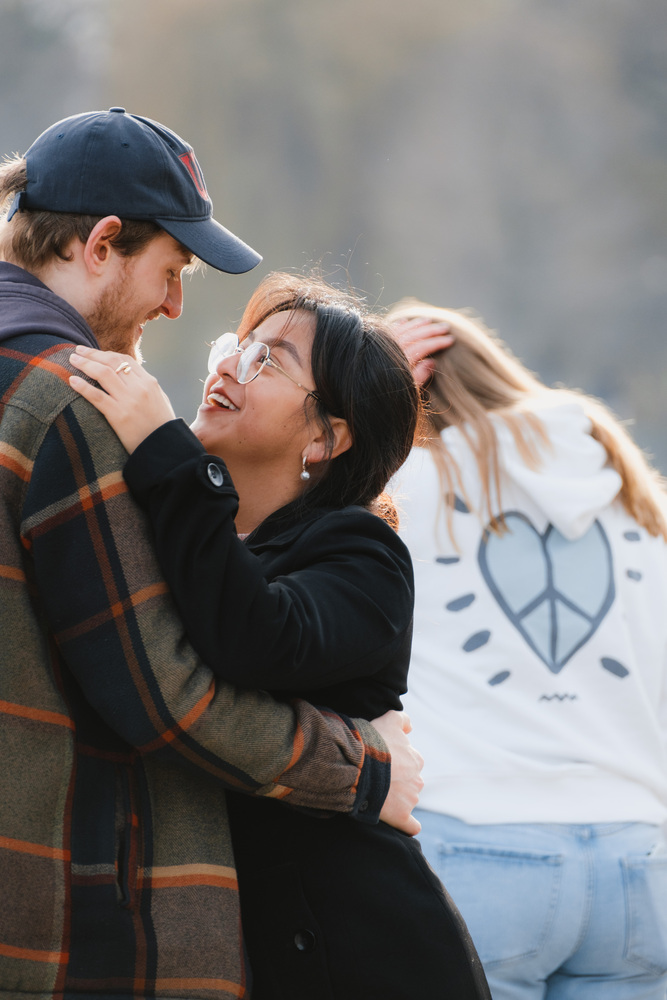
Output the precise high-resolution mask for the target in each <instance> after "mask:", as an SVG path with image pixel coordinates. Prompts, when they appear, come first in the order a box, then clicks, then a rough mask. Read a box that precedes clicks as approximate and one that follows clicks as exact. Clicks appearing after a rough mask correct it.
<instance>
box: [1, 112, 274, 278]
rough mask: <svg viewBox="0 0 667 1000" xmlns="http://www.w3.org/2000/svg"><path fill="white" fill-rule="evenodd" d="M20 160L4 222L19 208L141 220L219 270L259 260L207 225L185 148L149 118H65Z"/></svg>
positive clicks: (209, 219) (200, 187)
mask: <svg viewBox="0 0 667 1000" xmlns="http://www.w3.org/2000/svg"><path fill="white" fill-rule="evenodd" d="M25 160H26V163H27V172H28V183H27V185H26V189H25V191H21V192H20V193H19V194H18V195H17V196H16V198H15V199H14V203H13V205H12V207H11V209H10V211H9V214H8V216H7V218H8V219H11V217H12V216H13V215H14V212H16V211H19V210H20V209H22V208H25V209H30V210H31V211H43V212H73V213H75V214H77V215H99V216H105V215H118V216H119V217H120V218H121V219H147V220H151V221H153V222H156V223H157V225H158V226H160V227H161V228H162V229H164V230H165V232H167V233H169V235H170V236H173V238H174V239H175V240H178V242H179V243H182V244H183V246H184V247H186V248H187V249H188V250H189V251H190V253H193V254H194V255H195V256H196V257H199V258H200V259H201V260H203V261H205V262H206V263H207V264H210V265H211V266H212V267H216V268H217V269H218V270H219V271H227V272H229V273H230V274H242V273H243V272H244V271H250V270H251V268H253V267H255V266H256V265H257V264H259V262H260V261H261V259H262V258H261V256H260V255H259V254H258V253H256V252H255V251H254V250H253V249H252V248H251V247H249V246H247V245H246V244H245V243H244V242H243V241H242V240H240V239H239V238H238V236H234V234H233V233H230V232H229V230H228V229H225V228H224V226H221V225H220V223H219V222H216V221H215V219H214V218H213V214H212V213H213V205H212V204H211V199H210V198H209V196H208V192H207V191H206V183H205V181H204V175H203V173H202V171H201V167H200V166H199V164H198V162H197V160H196V157H195V154H194V152H193V150H192V147H191V146H190V145H189V144H188V143H187V142H185V140H183V139H181V137H180V136H178V135H176V133H175V132H172V131H171V130H170V129H168V128H165V126H164V125H160V124H159V122H154V121H152V120H151V119H150V118H141V117H140V116H139V115H131V114H128V113H127V112H126V111H125V109H124V108H110V109H109V110H108V111H91V112H87V113H85V114H81V115H73V116H72V117H71V118H64V119H63V120H62V121H60V122H56V124H55V125H52V126H51V127H50V128H47V129H46V131H44V132H42V134H41V135H40V136H39V137H38V138H37V139H35V141H34V142H33V144H32V146H30V148H29V149H28V151H27V152H26V154H25Z"/></svg>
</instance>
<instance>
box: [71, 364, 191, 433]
mask: <svg viewBox="0 0 667 1000" xmlns="http://www.w3.org/2000/svg"><path fill="white" fill-rule="evenodd" d="M70 363H71V364H72V366H73V367H74V368H78V369H79V371H81V372H83V373H84V374H85V375H87V376H88V377H89V378H91V379H93V380H94V381H95V382H97V383H98V384H99V385H100V386H101V387H102V388H101V389H100V388H98V387H97V386H95V385H91V384H90V383H89V382H87V381H85V379H82V378H79V377H78V376H77V375H72V376H71V377H70V380H69V383H70V385H71V387H72V388H73V389H75V390H76V391H77V392H78V393H79V394H80V395H81V396H83V397H84V398H85V399H87V400H88V401H89V402H90V403H92V404H93V406H96V407H97V409H98V410H99V411H100V412H101V413H103V414H104V416H105V417H106V418H107V420H108V421H109V423H110V424H111V426H112V427H113V429H114V430H115V432H116V434H117V435H118V437H119V438H120V440H121V441H122V443H123V444H124V445H125V448H126V449H127V450H128V451H129V452H132V451H134V449H135V448H136V447H137V445H139V444H141V442H142V441H143V440H144V438H146V437H148V435H149V434H151V433H152V432H153V431H154V430H155V429H156V428H157V427H159V426H160V425H161V424H164V423H166V422H167V421H169V420H173V419H174V411H173V409H172V406H171V403H170V402H169V399H168V397H167V396H166V395H165V393H164V392H163V391H162V389H161V388H160V385H159V383H158V381H157V379H156V378H154V377H153V376H152V375H150V374H149V373H148V372H147V371H146V370H145V369H144V368H142V367H141V365H140V364H139V363H138V362H137V361H135V360H134V359H133V358H130V357H128V356H127V355H125V354H115V353H114V352H112V351H97V350H94V349H92V348H87V349H86V350H85V351H79V350H78V349H77V351H76V353H74V354H72V355H71V356H70Z"/></svg>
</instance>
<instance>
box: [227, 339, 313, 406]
mask: <svg viewBox="0 0 667 1000" xmlns="http://www.w3.org/2000/svg"><path fill="white" fill-rule="evenodd" d="M225 337H233V338H234V340H235V341H236V346H235V347H234V349H233V350H232V351H229V352H228V353H227V354H222V355H220V347H219V346H218V345H219V344H220V341H221V340H223V338H225ZM249 347H263V348H264V350H265V351H266V357H265V358H264V360H263V361H262V363H261V364H260V366H259V370H258V371H256V372H255V374H254V375H251V377H250V378H246V379H241V378H239V369H240V367H241V362H242V358H239V362H238V366H237V369H236V381H237V382H238V383H239V385H248V384H249V383H250V382H253V381H254V380H255V379H256V378H257V376H258V375H261V374H262V372H263V370H264V368H265V367H266V366H267V365H269V367H270V368H275V369H276V371H279V372H281V373H282V374H283V375H286V376H287V378H288V379H289V380H290V382H294V385H298V387H299V389H303V390H304V392H305V393H306V395H308V396H312V397H313V399H316V400H317V401H318V402H319V401H320V396H319V394H318V392H317V390H316V389H308V388H307V387H306V386H305V385H302V384H301V382H297V380H296V379H295V378H294V376H293V375H290V373H289V372H286V371H285V369H284V368H283V367H282V366H281V365H279V364H278V362H277V361H275V360H274V359H273V358H272V357H271V348H270V347H269V345H268V344H265V343H264V341H263V340H253V341H252V342H251V343H250V344H248V345H247V346H246V347H242V346H241V341H240V340H239V338H238V336H237V335H236V334H235V333H232V332H231V331H230V332H228V333H221V334H220V336H219V337H216V339H215V340H214V341H213V343H212V344H211V350H210V352H209V355H208V373H209V375H215V374H216V372H217V370H218V364H219V363H220V362H221V361H224V360H225V359H226V358H231V357H232V356H233V355H234V354H241V355H242V354H243V353H244V351H247V350H248V348H249ZM216 352H217V354H218V355H219V356H218V361H217V364H214V363H213V361H212V358H213V357H214V354H215V353H216Z"/></svg>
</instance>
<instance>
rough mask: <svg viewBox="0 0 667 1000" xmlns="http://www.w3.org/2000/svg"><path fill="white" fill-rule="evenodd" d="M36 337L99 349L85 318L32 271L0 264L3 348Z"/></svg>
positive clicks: (0, 308) (0, 311) (0, 340)
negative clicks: (31, 335) (19, 338)
mask: <svg viewBox="0 0 667 1000" xmlns="http://www.w3.org/2000/svg"><path fill="white" fill-rule="evenodd" d="M36 333H41V334H49V335H50V336H52V337H57V338H58V340H65V341H69V342H70V343H72V344H84V345H85V346H86V347H98V346H99V345H98V343H97V340H96V339H95V335H94V333H93V331H92V330H91V329H90V327H89V326H88V324H87V323H86V321H85V319H84V318H83V316H81V314H80V313H78V312H77V311H76V309H74V307H73V306H71V305H70V304H69V302H66V301H65V300H64V299H61V298H60V296H59V295H56V294H55V293H54V292H52V291H51V289H50V288H47V286H46V285H45V284H44V283H43V282H41V281H40V280H39V278H36V277H35V276H34V274H30V272H29V271H25V270H24V269H23V268H22V267H17V266H16V264H8V263H6V262H5V261H0V344H2V343H4V342H5V341H7V340H10V339H13V338H14V337H21V336H27V335H29V334H36Z"/></svg>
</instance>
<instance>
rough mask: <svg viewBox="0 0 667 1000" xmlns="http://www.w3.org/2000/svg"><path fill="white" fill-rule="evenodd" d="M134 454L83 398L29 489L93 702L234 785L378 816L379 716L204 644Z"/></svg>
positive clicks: (64, 635) (24, 529)
mask: <svg viewBox="0 0 667 1000" xmlns="http://www.w3.org/2000/svg"><path fill="white" fill-rule="evenodd" d="M126 459H127V454H126V452H125V451H124V449H123V448H122V446H121V445H120V442H119V441H118V439H117V438H116V436H115V434H114V433H113V432H112V431H111V429H110V427H109V425H108V424H107V423H106V420H104V418H103V417H102V416H101V415H100V414H98V413H97V411H95V410H94V409H93V408H92V407H91V406H90V405H89V404H88V403H87V402H86V401H85V400H83V399H81V398H80V397H76V398H75V399H74V401H73V402H71V403H70V404H69V405H68V406H66V407H65V409H64V410H62V411H61V412H60V413H59V415H58V416H56V417H55V420H54V422H53V423H52V425H51V426H50V428H49V429H48V431H47V432H46V434H45V436H44V439H43V441H42V444H41V446H40V449H39V451H38V453H37V458H36V460H35V462H34V466H33V468H32V471H31V475H30V481H29V484H28V486H27V491H26V494H25V501H24V507H23V521H22V525H21V534H22V542H23V546H24V549H25V550H26V551H27V552H28V553H29V560H28V562H29V565H30V566H31V570H30V572H31V574H32V586H33V589H34V591H35V592H36V600H37V604H38V606H39V609H40V615H41V616H42V617H43V619H44V620H45V621H44V624H45V626H46V628H47V630H48V631H49V632H51V633H52V634H53V636H54V640H55V644H56V646H57V648H58V650H59V652H60V654H61V655H62V657H63V659H64V661H65V663H66V665H67V667H68V668H69V670H70V671H71V672H72V674H73V675H74V676H75V677H76V679H77V681H78V684H79V686H80V687H81V689H82V691H83V693H84V696H85V697H86V699H87V701H88V703H89V704H90V705H92V706H93V707H94V708H95V710H96V711H97V712H98V713H99V714H100V716H101V717H102V718H103V719H104V720H105V721H106V722H107V723H108V724H109V725H110V726H111V727H112V729H114V731H115V732H116V733H117V734H118V735H119V736H121V737H122V738H123V739H125V740H126V741H127V742H128V743H129V744H131V745H132V746H134V747H136V748H137V749H138V750H139V751H140V752H141V753H143V754H153V755H156V756H157V757H166V758H168V759H171V760H173V759H174V758H177V759H178V760H179V761H180V762H182V763H183V764H184V765H186V766H188V767H195V768H199V769H202V770H204V771H205V772H207V773H208V774H209V775H211V776H213V777H216V778H218V779H219V780H220V781H222V782H223V783H224V785H225V786H226V787H228V788H234V789H237V790H240V791H243V792H247V793H251V794H256V795H264V796H270V797H273V798H285V799H287V800H288V801H289V803H290V804H293V805H296V806H301V807H311V808H316V809H324V810H328V811H331V810H333V811H338V812H346V813H351V814H352V815H354V816H355V817H357V818H359V819H363V820H364V821H368V822H375V821H377V818H378V816H379V810H380V808H381V805H382V802H383V801H384V798H385V796H386V792H387V789H388V783H389V757H388V754H387V752H386V746H385V744H384V743H383V741H382V740H381V738H380V736H379V734H378V733H377V732H376V730H374V729H373V727H372V726H371V725H369V724H368V723H366V722H364V721H362V720H350V719H346V718H343V717H340V716H338V715H335V714H334V713H327V712H320V711H317V710H316V709H314V708H313V707H312V706H311V705H309V704H308V703H306V702H302V701H296V702H293V703H291V704H286V703H280V702H277V701H275V700H274V699H273V698H271V697H270V696H269V695H267V694H266V693H264V692H260V691H256V692H253V691H239V690H237V689H235V688H234V687H232V686H231V685H230V684H228V683H225V682H224V681H222V680H220V679H218V678H216V677H214V675H213V674H212V672H211V670H210V669H209V667H208V666H206V665H205V663H204V662H202V660H201V659H200V658H198V657H197V655H196V654H195V652H194V650H193V648H192V647H191V645H190V644H189V642H188V641H187V638H186V636H185V634H184V630H183V626H182V623H181V621H180V619H179V617H178V615H177V613H176V610H175V608H174V605H173V602H172V599H171V595H170V593H169V591H168V587H167V585H166V583H165V581H164V579H163V577H162V574H161V572H160V569H159V566H158V563H157V560H156V558H155V554H154V549H153V545H152V541H151V537H150V529H149V528H148V526H147V524H146V522H145V518H144V515H143V514H142V512H141V510H140V509H139V508H138V506H137V505H136V503H135V502H134V501H133V499H132V497H131V496H130V494H129V492H128V490H127V487H126V485H125V482H124V480H123V475H122V467H123V464H124V462H125V461H126Z"/></svg>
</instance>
